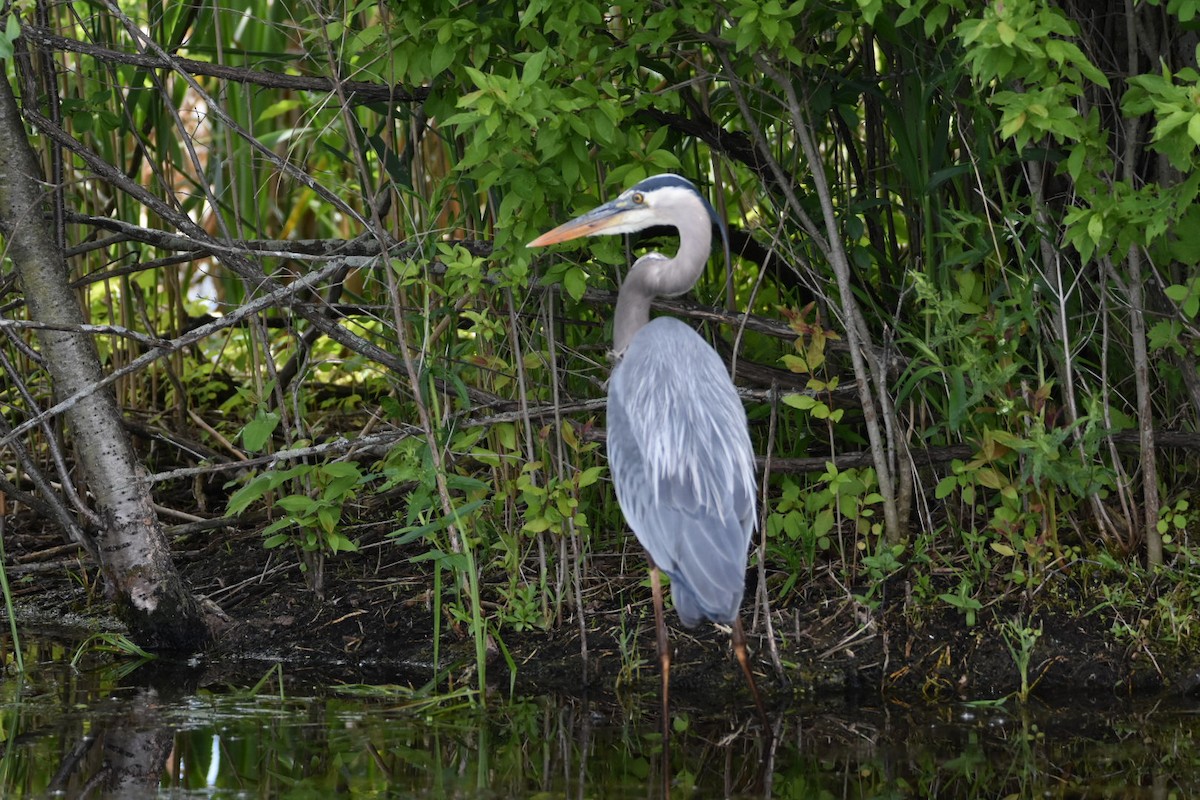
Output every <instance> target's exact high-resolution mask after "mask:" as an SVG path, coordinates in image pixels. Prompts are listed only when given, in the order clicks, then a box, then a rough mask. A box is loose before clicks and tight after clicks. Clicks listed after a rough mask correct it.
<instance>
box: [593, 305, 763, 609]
mask: <svg viewBox="0 0 1200 800" xmlns="http://www.w3.org/2000/svg"><path fill="white" fill-rule="evenodd" d="M608 461H609V466H610V468H611V470H612V476H613V482H614V483H615V484H616V488H617V498H618V499H619V500H620V503H621V510H622V511H623V512H624V513H625V519H626V521H628V522H629V527H631V528H632V529H633V532H634V534H635V535H636V536H637V538H638V541H640V542H641V543H642V546H643V547H645V548H646V551H647V552H648V553H649V554H650V558H651V559H652V560H653V561H654V563H655V564H656V565H657V566H658V567H659V569H661V570H662V571H663V572H665V573H667V575H669V576H670V577H671V596H672V597H673V598H674V600H675V610H676V611H677V612H678V613H679V619H680V620H681V621H682V622H683V624H684V625H687V626H688V627H692V626H695V625H696V624H698V623H700V622H702V621H704V620H706V619H709V620H713V621H715V622H725V623H731V622H733V620H734V619H735V618H736V617H737V615H738V609H739V608H740V607H741V604H742V593H743V591H744V589H745V580H746V550H747V548H748V546H749V544H750V534H751V532H752V531H753V529H754V523H755V501H754V491H755V490H754V479H755V475H754V454H753V451H752V449H751V446H750V435H749V433H748V432H747V430H746V412H745V410H744V409H743V408H742V404H741V401H740V400H739V399H738V396H737V392H736V391H734V388H733V383H732V382H731V381H730V380H729V373H728V372H727V371H726V369H725V364H724V363H723V362H722V361H721V359H720V357H719V356H718V355H717V354H716V352H715V351H714V350H713V349H712V348H711V347H710V346H709V345H708V343H707V342H705V341H704V340H703V339H702V338H700V336H699V335H697V334H696V332H695V331H693V330H692V329H691V328H689V327H688V326H687V325H685V324H683V323H682V322H680V321H679V320H676V319H672V318H670V317H660V318H658V319H656V320H654V321H653V322H650V323H649V324H647V325H645V326H644V327H642V328H641V329H640V330H639V331H638V332H637V334H636V335H635V336H634V337H633V340H632V342H631V343H630V345H629V347H628V349H627V350H626V351H625V353H624V355H623V356H622V357H621V361H620V362H619V363H618V364H617V367H616V369H614V370H613V374H612V378H611V379H610V381H609V385H608Z"/></svg>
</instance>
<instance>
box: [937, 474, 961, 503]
mask: <svg viewBox="0 0 1200 800" xmlns="http://www.w3.org/2000/svg"><path fill="white" fill-rule="evenodd" d="M957 488H958V477H957V476H955V475H947V476H946V477H944V478H942V479H941V480H940V481H938V485H937V488H936V489H934V491H933V496H934V497H936V498H937V499H938V500H945V499H946V498H947V497H949V496H950V495H951V494H953V493H954V490H955V489H957Z"/></svg>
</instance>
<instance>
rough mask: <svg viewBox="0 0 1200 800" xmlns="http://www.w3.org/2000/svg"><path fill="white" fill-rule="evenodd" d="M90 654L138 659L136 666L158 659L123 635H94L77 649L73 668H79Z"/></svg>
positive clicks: (72, 663) (72, 664) (72, 659)
mask: <svg viewBox="0 0 1200 800" xmlns="http://www.w3.org/2000/svg"><path fill="white" fill-rule="evenodd" d="M88 653H115V654H117V655H120V656H125V657H126V658H134V659H137V664H136V666H141V665H142V664H143V663H145V662H147V661H153V660H154V659H155V658H158V656H156V655H154V654H153V653H148V652H146V651H145V650H143V649H142V648H141V647H139V646H138V645H137V644H136V643H134V642H133V641H132V640H131V639H130V638H129V637H127V636H126V635H125V634H123V633H93V634H92V635H91V636H89V637H87V638H86V639H84V640H83V641H82V642H81V643H80V644H79V647H77V648H75V655H73V656H72V657H71V667H72V668H73V669H74V668H77V667H78V666H79V662H80V661H82V660H83V657H84V656H85V655H87V654H88Z"/></svg>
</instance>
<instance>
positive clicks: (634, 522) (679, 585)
mask: <svg viewBox="0 0 1200 800" xmlns="http://www.w3.org/2000/svg"><path fill="white" fill-rule="evenodd" d="M713 224H716V225H717V226H718V227H719V228H720V229H721V236H722V238H723V239H724V240H725V246H726V254H728V251H729V250H728V248H729V239H728V237H727V236H726V234H725V226H724V224H723V223H722V222H721V221H720V220H719V219H718V218H717V213H716V211H714V210H713V207H712V205H710V204H709V202H708V201H707V200H705V199H704V197H703V195H701V194H700V193H699V192H698V191H696V187H695V186H693V185H692V184H691V182H689V181H687V180H685V179H684V178H681V177H679V176H678V175H656V176H654V177H652V178H647V179H645V180H643V181H639V182H638V183H637V184H636V185H635V186H633V187H632V188H630V189H628V190H626V191H624V192H622V193H621V194H620V195H619V196H618V197H617V198H616V199H614V200H610V201H609V202H607V203H604V204H603V205H601V206H598V207H596V208H594V209H592V210H591V211H589V212H587V213H586V214H583V215H582V216H579V217H576V218H575V219H573V220H571V221H570V222H566V223H563V224H562V225H559V226H558V227H557V228H555V229H554V230H552V231H548V232H546V233H544V234H542V235H541V236H539V237H538V238H536V239H534V240H533V241H532V242H530V243H529V246H530V247H543V246H545V245H548V244H557V243H558V242H565V241H570V240H571V239H576V238H578V237H580V236H600V235H605V234H614V233H631V232H633V231H640V230H644V229H645V228H648V227H650V226H652V225H670V226H673V227H674V228H675V229H676V230H678V231H679V250H678V251H677V252H676V253H675V256H674V258H668V257H667V256H664V255H660V254H659V253H649V254H647V255H645V256H642V257H641V258H639V259H638V260H637V261H636V262H635V263H634V265H633V266H632V267H631V268H630V270H629V274H628V275H626V276H625V281H624V283H623V284H622V285H621V291H620V292H618V293H617V308H616V313H615V314H614V316H613V351H614V352H615V353H616V355H617V359H618V363H617V366H616V367H615V368H614V369H613V373H612V376H611V377H610V378H609V383H608V462H609V467H610V468H611V470H612V476H613V483H614V484H615V485H616V487H617V500H618V501H619V502H620V503H621V511H622V512H624V514H625V519H626V521H627V522H628V523H629V527H631V528H633V532H634V533H635V534H636V535H637V538H638V541H639V542H641V543H642V547H644V548H646V552H647V553H649V554H650V560H651V561H652V562H653V563H652V565H651V569H650V589H651V594H652V596H653V599H654V623H655V625H654V627H655V630H656V634H657V639H658V657H659V661H660V662H661V663H662V682H663V685H662V711H663V714H662V736H663V739H662V742H663V749H664V752H665V751H666V748H667V743H668V741H669V738H670V735H671V726H670V701H669V700H668V695H669V688H670V671H671V649H670V643H669V641H668V637H667V626H666V622H665V621H664V617H663V603H662V584H661V582H660V580H659V574H660V573H661V572H665V573H666V574H667V575H669V576H670V578H671V595H672V597H674V598H675V610H676V611H677V612H678V613H679V619H680V621H682V622H683V624H684V625H687V626H688V627H691V626H694V625H696V624H698V623H700V622H703V621H704V620H706V619H707V620H713V621H714V622H727V623H729V624H730V628H731V635H732V639H733V650H734V653H735V654H736V655H737V659H738V662H739V663H740V664H741V666H742V672H743V673H744V674H745V676H746V683H747V684H749V686H750V692H751V693H752V694H753V695H754V704H755V705H756V706H757V707H758V714H759V717H761V718H762V720H763V726H764V728H769V725H768V720H767V712H766V707H765V706H764V705H763V702H762V698H761V697H760V696H759V694H758V689H757V688H755V686H754V672H753V670H752V669H751V667H750V657H749V654H748V653H747V650H746V633H745V631H744V630H743V629H742V622H741V619H740V615H739V614H738V609H739V607H740V606H741V603H742V595H743V594H744V593H745V583H746V549H747V548H748V547H749V544H750V534H751V532H752V531H753V530H754V523H755V516H756V514H755V507H756V503H755V500H754V486H755V479H754V451H753V449H752V448H751V446H750V433H749V429H748V427H747V423H746V411H745V409H743V408H742V403H741V400H739V399H738V396H737V390H736V389H734V387H733V381H732V380H731V379H730V377H729V373H728V372H726V370H725V364H724V362H723V361H722V360H721V357H720V356H719V355H717V352H716V351H715V350H713V349H712V348H711V347H710V346H709V345H708V343H707V342H705V341H704V340H703V339H702V338H700V335H699V334H697V333H696V332H695V331H694V330H692V329H691V328H689V327H688V326H687V325H685V324H684V323H682V322H680V321H679V320H676V319H671V318H670V317H660V318H659V319H656V320H654V321H651V320H650V304H651V302H652V301H653V300H654V298H655V297H663V296H666V297H670V296H672V295H678V294H682V293H684V292H686V291H687V290H688V289H690V288H692V286H694V285H695V283H696V280H697V279H698V278H699V277H700V273H701V272H702V271H703V270H704V264H705V262H707V261H708V256H709V250H710V247H711V245H712V225H713ZM667 774H668V771H667V770H664V771H663V775H664V785H663V796H664V797H666V796H668V795H669V794H670V785H669V781H668V780H667V779H666V777H665V776H666V775H667Z"/></svg>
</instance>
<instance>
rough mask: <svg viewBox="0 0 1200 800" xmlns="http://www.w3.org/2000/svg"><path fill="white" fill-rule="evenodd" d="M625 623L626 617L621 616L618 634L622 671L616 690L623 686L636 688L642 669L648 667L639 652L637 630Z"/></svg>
mask: <svg viewBox="0 0 1200 800" xmlns="http://www.w3.org/2000/svg"><path fill="white" fill-rule="evenodd" d="M625 622H626V615H625V614H621V619H620V622H619V625H620V630H618V632H617V649H618V650H620V651H621V669H620V671H619V672H618V673H617V679H616V681H615V688H617V689H618V690H619V689H620V688H621V687H623V686H635V685H636V684H637V680H638V677H639V676H640V675H641V670H642V667H644V666H646V659H644V658H642V656H641V653H640V651H639V650H638V643H637V628H636V627H635V628H629V627H628V626H627V625H626V624H625Z"/></svg>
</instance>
